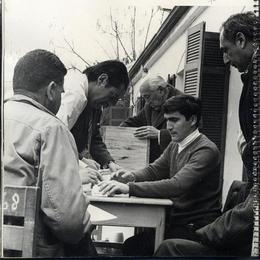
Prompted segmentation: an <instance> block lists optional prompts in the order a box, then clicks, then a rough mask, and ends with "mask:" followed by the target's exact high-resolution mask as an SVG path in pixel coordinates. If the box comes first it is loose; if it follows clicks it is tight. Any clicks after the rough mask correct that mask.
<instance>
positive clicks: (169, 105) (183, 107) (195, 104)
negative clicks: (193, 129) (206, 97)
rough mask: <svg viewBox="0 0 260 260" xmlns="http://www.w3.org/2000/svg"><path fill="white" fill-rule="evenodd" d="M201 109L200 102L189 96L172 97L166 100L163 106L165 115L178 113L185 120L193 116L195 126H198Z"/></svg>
mask: <svg viewBox="0 0 260 260" xmlns="http://www.w3.org/2000/svg"><path fill="white" fill-rule="evenodd" d="M201 109H202V106H201V100H200V99H199V98H196V97H193V96H191V95H178V96H173V97H171V98H169V99H167V100H166V102H165V103H164V105H163V111H164V113H165V114H170V113H174V112H179V113H180V114H182V115H184V116H185V118H186V120H189V119H190V118H191V116H193V115H195V116H196V117H197V123H196V126H199V122H200V119H201Z"/></svg>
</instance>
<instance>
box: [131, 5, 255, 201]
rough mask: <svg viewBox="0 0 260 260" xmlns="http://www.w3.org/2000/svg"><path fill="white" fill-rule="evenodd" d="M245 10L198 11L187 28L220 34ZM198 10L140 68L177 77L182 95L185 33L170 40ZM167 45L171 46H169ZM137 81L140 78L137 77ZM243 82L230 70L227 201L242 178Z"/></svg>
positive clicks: (233, 7) (242, 8)
mask: <svg viewBox="0 0 260 260" xmlns="http://www.w3.org/2000/svg"><path fill="white" fill-rule="evenodd" d="M250 2H251V1H249V5H248V6H229V7H227V6H226V7H216V6H215V7H208V8H206V9H205V10H202V9H200V12H201V14H200V15H199V16H198V17H197V18H195V19H194V20H193V21H192V22H191V24H190V26H194V25H197V24H198V23H200V22H202V21H205V22H206V31H209V32H219V28H220V26H221V24H222V22H223V21H225V20H226V19H227V18H228V17H229V16H230V15H232V14H235V13H238V12H241V11H252V10H253V6H252V3H250ZM199 8H202V7H193V8H192V9H191V10H190V11H189V12H188V14H187V15H186V16H185V18H184V19H183V20H182V21H181V22H179V24H178V25H177V27H176V29H175V30H173V31H172V32H171V35H169V36H168V38H167V39H166V40H165V41H164V42H163V43H162V44H161V46H160V47H159V48H158V49H157V51H156V52H155V53H154V54H153V55H152V56H151V57H150V59H149V60H148V61H147V62H146V64H143V65H144V67H146V68H148V70H149V72H148V74H151V75H153V74H160V75H161V76H163V77H164V78H165V79H167V75H168V74H177V81H176V83H177V84H176V88H178V89H179V90H181V91H183V88H184V87H183V78H182V76H178V74H179V75H182V71H183V69H184V62H185V51H186V39H187V30H186V31H185V33H182V34H181V35H180V36H179V37H178V38H177V39H174V38H173V36H174V34H175V33H176V31H177V30H178V29H179V28H181V26H182V25H183V24H185V22H187V20H188V19H189V17H191V16H192V14H193V13H194V12H198V10H199ZM169 43H170V44H169ZM138 78H140V75H139V76H138ZM139 85H140V80H138V81H137V82H136V84H135V86H134V87H135V94H136V95H137V92H138V89H139V87H140V86H139ZM241 88H242V82H241V80H240V74H239V73H238V72H237V71H236V69H233V68H231V73H230V86H229V97H228V115H227V133H226V152H225V162H224V186H223V200H225V198H226V194H227V191H228V189H229V187H230V184H231V183H232V181H233V180H235V179H236V180H240V179H241V178H242V162H241V158H240V155H239V153H238V150H237V144H236V142H237V136H238V134H239V122H238V102H239V97H240V93H241Z"/></svg>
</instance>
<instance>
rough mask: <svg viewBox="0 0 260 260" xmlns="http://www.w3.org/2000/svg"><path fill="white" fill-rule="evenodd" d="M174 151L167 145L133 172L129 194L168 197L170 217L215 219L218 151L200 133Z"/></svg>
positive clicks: (219, 181)
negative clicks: (147, 164)
mask: <svg viewBox="0 0 260 260" xmlns="http://www.w3.org/2000/svg"><path fill="white" fill-rule="evenodd" d="M177 151H178V145H177V143H174V142H171V143H170V145H169V146H168V147H167V148H166V150H165V151H164V153H163V154H162V155H161V157H160V158H159V159H157V160H156V161H155V162H154V163H152V164H150V165H149V166H148V167H146V168H144V169H142V170H140V171H137V172H135V173H134V175H135V177H136V182H133V183H130V184H129V189H130V191H129V193H130V195H133V196H139V197H155V198H170V199H171V200H172V201H173V207H172V209H173V210H172V213H173V216H174V218H180V217H181V218H182V219H183V217H185V219H193V220H194V219H200V218H207V215H208V216H211V217H210V219H212V218H213V219H214V218H216V217H217V216H218V215H219V214H220V209H221V192H222V183H223V180H222V176H220V171H219V166H220V154H219V151H218V148H217V147H216V145H215V144H214V143H213V142H211V141H210V140H209V139H208V138H207V137H206V136H205V135H203V134H201V135H200V136H199V137H197V138H196V139H195V140H194V141H193V142H192V143H191V144H189V145H188V146H187V147H186V148H185V149H184V150H182V151H181V152H180V153H179V154H178V153H177Z"/></svg>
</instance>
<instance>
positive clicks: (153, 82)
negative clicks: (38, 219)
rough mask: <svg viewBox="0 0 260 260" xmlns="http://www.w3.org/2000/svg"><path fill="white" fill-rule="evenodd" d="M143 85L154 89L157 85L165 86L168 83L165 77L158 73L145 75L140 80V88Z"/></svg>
mask: <svg viewBox="0 0 260 260" xmlns="http://www.w3.org/2000/svg"><path fill="white" fill-rule="evenodd" d="M145 85H146V87H148V86H149V89H155V88H156V87H158V86H161V87H163V88H166V87H167V85H168V84H167V82H166V81H165V79H164V78H163V77H162V76H160V75H155V76H149V75H146V76H145V77H144V78H143V79H142V81H141V84H140V88H142V86H143V87H144V86H145Z"/></svg>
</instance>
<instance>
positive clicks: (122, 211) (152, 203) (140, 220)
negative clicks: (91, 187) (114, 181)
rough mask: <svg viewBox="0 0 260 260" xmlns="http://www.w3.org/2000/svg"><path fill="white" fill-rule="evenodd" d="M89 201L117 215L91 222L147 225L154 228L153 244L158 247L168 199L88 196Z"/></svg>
mask: <svg viewBox="0 0 260 260" xmlns="http://www.w3.org/2000/svg"><path fill="white" fill-rule="evenodd" d="M88 199H89V200H90V203H91V204H92V205H94V206H97V207H99V208H101V209H103V210H106V211H107V212H109V213H111V214H113V215H115V216H117V218H116V219H112V220H107V221H97V222H93V224H94V225H101V226H121V227H122V226H125V227H149V228H155V246H154V250H156V249H157V248H158V246H159V245H160V243H161V242H162V241H163V239H164V229H165V211H166V206H171V205H172V201H171V200H169V199H152V198H138V197H129V198H126V197H98V196H88Z"/></svg>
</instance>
